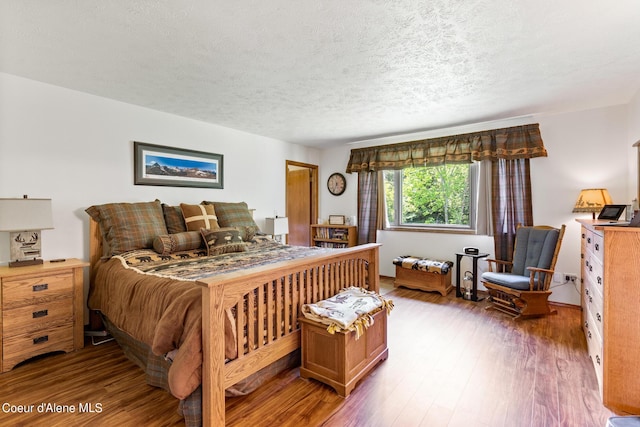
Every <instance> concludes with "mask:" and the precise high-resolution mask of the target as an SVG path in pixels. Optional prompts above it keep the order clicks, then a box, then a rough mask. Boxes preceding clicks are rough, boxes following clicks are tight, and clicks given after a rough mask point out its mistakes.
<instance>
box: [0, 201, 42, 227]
mask: <svg viewBox="0 0 640 427" xmlns="http://www.w3.org/2000/svg"><path fill="white" fill-rule="evenodd" d="M51 228H53V215H52V213H51V199H28V198H22V199H0V231H27V230H45V229H51Z"/></svg>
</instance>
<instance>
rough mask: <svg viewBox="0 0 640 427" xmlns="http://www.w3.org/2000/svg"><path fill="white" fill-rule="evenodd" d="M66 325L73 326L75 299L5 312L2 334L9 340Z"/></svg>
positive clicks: (67, 298) (56, 300)
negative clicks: (28, 333)
mask: <svg viewBox="0 0 640 427" xmlns="http://www.w3.org/2000/svg"><path fill="white" fill-rule="evenodd" d="M64 324H73V299H72V298H71V297H70V296H69V297H66V298H59V299H55V300H52V301H48V302H44V303H40V304H35V305H27V306H24V307H18V308H13V309H10V310H5V311H4V316H3V325H2V333H3V335H4V337H5V339H7V338H8V337H12V336H15V335H22V334H25V333H27V332H30V331H40V330H43V329H47V328H50V327H52V326H55V325H64Z"/></svg>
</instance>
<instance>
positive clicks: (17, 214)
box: [0, 196, 53, 267]
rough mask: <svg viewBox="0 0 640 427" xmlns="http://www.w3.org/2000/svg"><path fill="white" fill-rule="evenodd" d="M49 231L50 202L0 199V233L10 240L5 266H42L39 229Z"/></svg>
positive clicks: (51, 226)
mask: <svg viewBox="0 0 640 427" xmlns="http://www.w3.org/2000/svg"><path fill="white" fill-rule="evenodd" d="M52 228H53V215H52V213H51V199H29V198H28V197H27V196H24V197H23V198H22V199H0V231H8V232H9V238H10V256H11V259H10V262H9V267H22V266H27V265H37V264H42V259H41V258H40V256H41V252H40V250H41V248H42V237H41V230H45V229H52Z"/></svg>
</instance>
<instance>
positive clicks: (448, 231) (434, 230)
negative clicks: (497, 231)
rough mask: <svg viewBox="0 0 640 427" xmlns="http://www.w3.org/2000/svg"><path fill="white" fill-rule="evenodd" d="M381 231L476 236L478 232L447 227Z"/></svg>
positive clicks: (396, 228) (401, 228)
mask: <svg viewBox="0 0 640 427" xmlns="http://www.w3.org/2000/svg"><path fill="white" fill-rule="evenodd" d="M381 231H410V232H414V233H443V234H467V235H475V234H476V231H475V230H472V229H468V228H455V227H451V228H447V227H402V226H399V227H387V228H385V229H384V230H381Z"/></svg>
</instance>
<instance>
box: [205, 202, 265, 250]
mask: <svg viewBox="0 0 640 427" xmlns="http://www.w3.org/2000/svg"><path fill="white" fill-rule="evenodd" d="M202 204H204V205H209V206H210V205H213V206H214V207H215V209H216V215H217V216H218V224H220V227H235V228H237V229H238V230H241V235H242V239H243V240H244V241H245V242H248V241H250V240H251V239H253V236H255V234H256V233H257V232H258V231H260V228H259V227H258V225H257V224H256V222H255V221H254V220H253V215H252V214H251V211H249V207H248V206H247V204H246V203H245V202H237V203H228V202H207V201H204V202H202Z"/></svg>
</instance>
